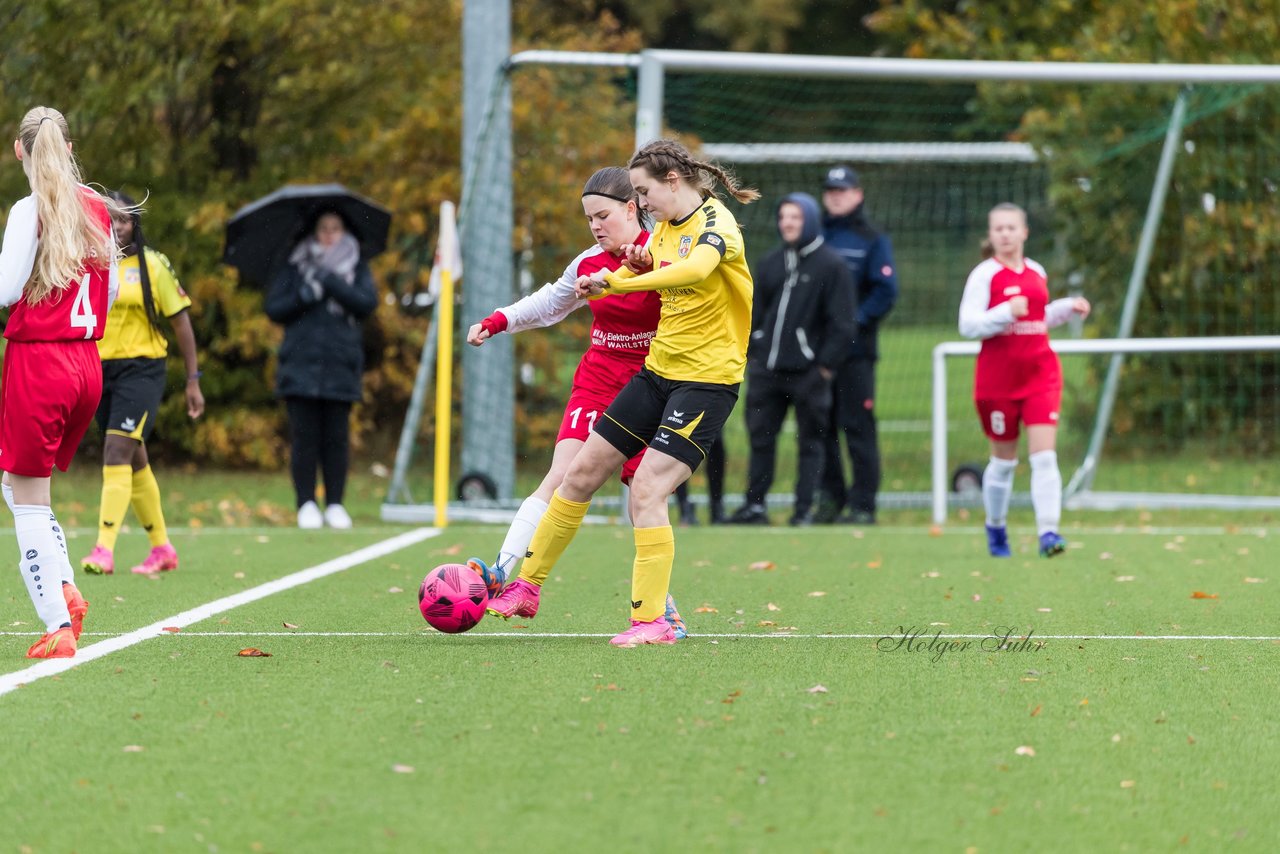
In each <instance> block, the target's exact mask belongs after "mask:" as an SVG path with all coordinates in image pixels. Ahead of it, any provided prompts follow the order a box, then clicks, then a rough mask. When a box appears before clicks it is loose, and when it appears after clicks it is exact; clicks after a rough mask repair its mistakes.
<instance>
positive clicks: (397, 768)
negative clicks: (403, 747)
mask: <svg viewBox="0 0 1280 854" xmlns="http://www.w3.org/2000/svg"><path fill="white" fill-rule="evenodd" d="M391 770H392V771H394V772H396V773H397V774H412V773H413V766H412V765H392V766H391Z"/></svg>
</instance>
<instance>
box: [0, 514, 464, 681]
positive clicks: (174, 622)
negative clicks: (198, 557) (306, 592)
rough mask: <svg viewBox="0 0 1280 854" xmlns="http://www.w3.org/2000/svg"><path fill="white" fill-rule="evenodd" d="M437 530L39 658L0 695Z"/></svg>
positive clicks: (9, 677)
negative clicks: (63, 654)
mask: <svg viewBox="0 0 1280 854" xmlns="http://www.w3.org/2000/svg"><path fill="white" fill-rule="evenodd" d="M440 533H441V530H440V529H439V528H418V529H416V530H413V531H408V532H407V533H404V534H400V535H399V536H396V537H392V538H391V539H389V540H383V541H382V542H380V543H374V544H373V545H371V546H365V547H364V548H362V549H357V550H356V551H354V552H351V553H349V554H345V555H343V556H342V557H336V558H334V559H333V560H328V561H325V562H324V563H321V564H317V565H315V566H313V567H310V568H308V569H302V570H299V571H297V572H294V573H291V574H289V575H286V576H284V577H282V578H277V579H275V580H274V581H268V582H267V583H265V584H259V585H258V586H257V587H250V588H249V589H248V590H242V591H240V592H239V593H235V594H232V595H231V596H225V597H223V598H221V599H217V600H214V601H213V602H209V603H207V604H205V605H200V606H199V607H197V608H192V609H190V610H188V611H183V612H182V613H180V614H175V615H173V616H172V617H165V618H164V619H163V620H157V621H156V622H154V623H152V624H151V625H149V626H144V627H142V628H140V629H136V630H134V631H132V632H127V633H125V634H122V635H117V636H115V637H113V638H111V639H110V640H104V641H99V642H98V643H95V644H93V645H91V646H86V647H84V648H83V649H81V650H79V651H78V652H77V653H76V656H75V658H53V659H48V660H46V661H41V662H40V663H39V664H33V665H32V666H30V667H27V668H25V669H23V670H18V671H15V672H13V673H6V674H3V675H0V697H2V696H4V695H5V694H8V693H9V692H10V691H13V690H15V689H17V688H20V687H22V686H23V685H29V684H30V683H32V682H35V681H36V680H37V679H43V678H45V677H46V676H56V675H57V674H59V673H65V672H66V671H68V670H70V669H71V668H73V667H75V666H77V665H80V664H85V663H87V662H90V661H95V660H96V659H99V658H102V657H104V656H107V655H110V654H111V653H113V652H119V651H120V650H122V649H127V648H128V647H131V646H134V645H135V644H139V643H142V642H143V641H145V640H150V639H151V638H155V637H161V636H163V635H167V634H171V632H166V631H165V629H166V628H173V627H177V628H179V629H181V628H185V627H186V626H190V625H192V624H193V623H198V622H200V621H201V620H207V619H209V618H210V617H213V616H216V615H218V614H221V613H222V612H223V611H229V610H231V609H232V608H238V607H240V606H241V605H247V604H249V603H250V602H256V601H257V600H259V599H264V598H266V597H267V596H270V595H272V594H274V593H280V592H281V591H284V590H289V589H290V588H293V587H298V586H300V585H303V584H307V583H309V582H311V581H315V580H316V579H318V578H324V577H325V576H326V575H333V574H334V573H337V572H342V571H343V570H347V569H351V568H352V567H354V566H359V565H360V564H363V563H368V562H369V561H371V560H376V559H378V558H380V557H384V556H386V555H389V554H392V553H394V552H398V551H400V550H401V549H404V548H407V547H409V546H411V545H414V544H415V543H420V542H422V541H423V540H427V539H430V538H432V537H435V536H438V535H439V534H440Z"/></svg>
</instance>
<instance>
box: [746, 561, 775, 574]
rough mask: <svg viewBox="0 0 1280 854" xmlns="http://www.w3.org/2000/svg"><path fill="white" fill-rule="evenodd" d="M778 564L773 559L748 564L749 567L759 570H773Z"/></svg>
mask: <svg viewBox="0 0 1280 854" xmlns="http://www.w3.org/2000/svg"><path fill="white" fill-rule="evenodd" d="M777 568H778V565H777V564H776V563H774V562H773V561H771V560H757V561H754V562H753V563H750V564H748V565H747V569H754V570H756V571H758V572H773V571H774V570H775V569H777Z"/></svg>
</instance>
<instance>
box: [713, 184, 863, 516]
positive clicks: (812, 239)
mask: <svg viewBox="0 0 1280 854" xmlns="http://www.w3.org/2000/svg"><path fill="white" fill-rule="evenodd" d="M778 233H779V234H780V235H781V236H782V245H781V246H779V247H778V248H777V249H775V250H774V251H773V252H771V253H769V254H768V255H766V256H765V257H764V258H763V259H761V260H760V262H759V263H758V264H757V265H756V268H755V294H754V297H753V299H752V311H751V343H750V346H749V347H748V349H747V432H748V433H749V434H750V436H751V462H750V465H749V469H748V475H747V496H746V503H745V504H744V505H743V506H742V508H741V509H740V510H738V512H737V513H735V514H734V515H733V516H732V517H731V518H730V519H729V521H730V522H731V523H734V524H740V525H750V524H768V522H769V516H768V514H767V513H766V512H765V496H766V495H767V494H768V491H769V486H770V485H771V484H772V483H773V475H774V464H775V458H776V454H775V451H776V448H777V444H778V434H779V433H780V432H781V430H782V422H783V419H784V418H785V417H786V414H787V407H788V406H790V407H794V408H795V411H796V425H797V432H798V434H799V442H800V454H799V460H798V465H797V470H796V499H795V507H794V510H793V511H792V515H791V524H792V525H807V524H809V522H810V521H811V517H810V510H811V508H812V506H813V495H814V491H815V489H816V488H817V483H818V477H819V475H820V473H821V470H822V454H823V451H822V445H823V435H824V433H825V432H826V429H827V423H828V421H829V420H830V417H831V400H832V398H831V378H832V377H833V376H834V375H835V369H836V367H837V366H839V364H840V363H841V362H842V361H843V360H844V359H845V357H846V355H847V354H848V352H849V348H850V347H851V346H852V343H853V328H854V326H853V311H854V304H853V293H854V290H853V280H852V278H850V276H849V269H848V267H846V266H845V264H844V262H843V261H842V260H841V259H840V257H839V256H838V255H836V254H835V253H834V252H832V251H831V250H830V249H828V248H827V247H826V246H824V245H823V237H822V231H821V217H820V214H819V211H818V203H817V201H815V200H814V198H813V197H812V196H809V195H807V194H805V193H792V194H791V195H789V196H787V197H786V198H784V199H783V200H782V202H781V204H779V205H778Z"/></svg>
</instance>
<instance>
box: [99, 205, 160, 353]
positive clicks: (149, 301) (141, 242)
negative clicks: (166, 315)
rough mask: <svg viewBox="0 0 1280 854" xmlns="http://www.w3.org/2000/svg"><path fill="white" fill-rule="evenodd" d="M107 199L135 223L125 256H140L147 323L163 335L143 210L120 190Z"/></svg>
mask: <svg viewBox="0 0 1280 854" xmlns="http://www.w3.org/2000/svg"><path fill="white" fill-rule="evenodd" d="M107 198H109V199H111V200H112V201H114V202H117V203H118V204H119V205H120V206H121V207H122V208H124V209H125V210H126V211H128V212H129V219H130V220H131V221H132V222H133V239H132V240H131V241H130V243H129V245H128V246H126V247H124V254H125V257H126V258H127V257H129V256H130V255H137V256H138V275H139V276H140V277H141V279H142V307H143V308H144V309H146V312H147V322H148V323H150V324H151V328H152V329H153V330H154V331H155V332H156V333H158V334H163V333H164V330H163V329H162V328H161V326H160V313H159V312H158V311H157V310H156V300H155V296H154V295H153V294H152V292H151V273H150V271H149V270H147V257H146V251H147V241H146V238H144V237H143V235H142V209H141V208H139V207H138V205H137V203H135V202H134V200H133V199H132V198H130V197H129V196H128V195H127V194H126V193H124V192H122V191H120V190H111V191H110V192H108V193H107Z"/></svg>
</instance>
